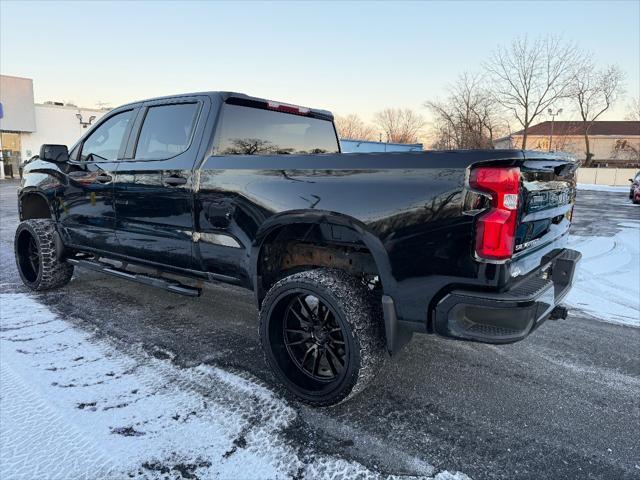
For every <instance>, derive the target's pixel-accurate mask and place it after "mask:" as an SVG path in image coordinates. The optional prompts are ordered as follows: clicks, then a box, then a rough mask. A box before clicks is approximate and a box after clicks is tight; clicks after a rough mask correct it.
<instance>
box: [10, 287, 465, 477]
mask: <svg viewBox="0 0 640 480" xmlns="http://www.w3.org/2000/svg"><path fill="white" fill-rule="evenodd" d="M0 319H1V322H0V478H2V479H3V480H9V479H16V480H17V479H25V480H27V479H29V480H31V479H33V478H41V479H64V480H73V479H85V478H86V479H93V478H100V479H121V478H130V477H131V478H151V479H156V478H172V479H173V478H200V479H206V478H247V479H254V478H269V479H272V478H293V477H297V478H335V479H340V478H343V479H351V478H380V477H382V475H380V474H379V473H377V472H373V471H371V470H368V469H367V468H365V467H364V466H362V465H361V464H359V463H357V462H353V461H347V460H344V459H341V458H338V457H329V456H326V455H309V454H308V453H305V454H304V455H302V454H301V451H300V450H298V449H297V448H294V446H291V445H289V444H287V443H286V442H285V441H283V440H282V438H281V436H280V434H279V432H281V431H282V429H284V428H285V427H287V426H289V425H290V424H291V422H292V421H293V420H294V419H295V417H296V415H297V413H296V411H295V410H294V409H293V408H291V407H290V406H289V405H288V404H287V403H286V402H285V401H284V400H282V399H281V398H279V397H277V396H276V395H275V394H274V393H273V392H272V391H270V390H269V389H268V388H266V387H265V386H263V385H261V384H260V382H259V381H258V380H256V379H254V378H253V377H251V376H250V375H248V374H235V373H231V372H228V371H225V370H222V369H220V368H217V367H212V366H205V365H201V366H198V367H194V368H188V369H182V368H179V367H177V366H175V365H173V364H172V363H171V362H170V361H167V360H162V359H158V358H154V357H152V356H150V355H148V354H146V353H145V352H144V351H143V350H142V349H141V348H138V349H135V348H134V349H133V350H132V351H127V352H126V353H125V352H123V351H121V350H119V349H117V348H116V347H115V346H114V345H112V344H110V343H108V342H107V341H106V340H103V339H100V338H96V337H95V336H93V335H90V334H89V333H87V332H86V331H84V330H81V329H80V328H77V327H75V326H73V325H71V324H70V323H69V322H66V321H64V320H63V319H61V318H59V317H58V316H57V315H55V314H54V313H53V312H51V311H50V310H49V309H48V308H46V307H45V306H43V305H41V304H40V303H38V302H37V301H35V300H34V299H33V298H31V297H29V296H27V295H23V294H1V295H0ZM338 453H339V452H338ZM426 470H427V471H425V472H424V473H425V476H423V477H420V478H427V476H429V475H434V474H435V473H436V472H435V471H434V470H435V469H434V468H433V467H431V466H427V467H426ZM402 478H418V477H402ZM434 478H435V479H437V480H468V477H467V476H466V475H464V474H461V473H449V472H440V473H438V474H437V475H436V476H435V477H434Z"/></svg>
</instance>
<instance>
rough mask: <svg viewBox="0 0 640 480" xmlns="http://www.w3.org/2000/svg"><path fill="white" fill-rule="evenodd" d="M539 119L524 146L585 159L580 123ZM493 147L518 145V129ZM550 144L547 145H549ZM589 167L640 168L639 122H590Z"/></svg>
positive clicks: (520, 139)
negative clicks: (542, 120)
mask: <svg viewBox="0 0 640 480" xmlns="http://www.w3.org/2000/svg"><path fill="white" fill-rule="evenodd" d="M551 128H552V127H551V122H549V121H547V122H542V123H539V124H537V125H533V126H532V127H529V131H528V136H527V149H531V150H544V151H562V152H569V153H572V154H574V155H575V156H576V158H578V159H580V160H582V161H584V160H585V159H586V147H585V140H584V130H585V126H584V123H583V122H570V121H556V122H554V125H553V132H552V130H551ZM494 146H495V148H521V146H522V131H520V132H516V133H513V134H511V135H510V136H508V137H503V138H499V139H498V140H496V141H495V142H494ZM550 146H551V147H550ZM589 147H590V150H591V153H592V155H593V156H592V161H591V165H590V166H593V167H623V168H624V167H627V168H638V167H640V122H636V121H602V122H594V123H593V125H592V126H591V129H590V131H589Z"/></svg>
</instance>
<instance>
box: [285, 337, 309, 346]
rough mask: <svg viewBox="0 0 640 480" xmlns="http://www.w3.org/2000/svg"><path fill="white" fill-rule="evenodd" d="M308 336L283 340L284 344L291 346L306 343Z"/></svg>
mask: <svg viewBox="0 0 640 480" xmlns="http://www.w3.org/2000/svg"><path fill="white" fill-rule="evenodd" d="M309 338H310V337H309V336H307V337H304V338H303V339H302V340H295V341H293V342H287V341H286V340H285V341H284V343H285V345H288V346H291V345H300V344H301V343H306V342H308V341H309Z"/></svg>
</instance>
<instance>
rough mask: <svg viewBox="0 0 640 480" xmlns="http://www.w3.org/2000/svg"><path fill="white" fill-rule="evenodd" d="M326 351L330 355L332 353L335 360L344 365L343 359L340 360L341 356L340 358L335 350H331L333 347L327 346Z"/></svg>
mask: <svg viewBox="0 0 640 480" xmlns="http://www.w3.org/2000/svg"><path fill="white" fill-rule="evenodd" d="M327 352H329V353H330V354H331V355H333V358H335V359H336V360H338V362H339V363H340V365H341V366H343V367H344V361H343V360H342V358H340V357H339V356H338V355H337V354H336V352H334V351H333V349H332V348H331V347H327Z"/></svg>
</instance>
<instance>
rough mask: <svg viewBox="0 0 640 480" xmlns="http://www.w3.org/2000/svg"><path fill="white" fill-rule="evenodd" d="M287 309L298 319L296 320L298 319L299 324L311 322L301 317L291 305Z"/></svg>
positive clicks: (309, 323)
mask: <svg viewBox="0 0 640 480" xmlns="http://www.w3.org/2000/svg"><path fill="white" fill-rule="evenodd" d="M289 311H290V312H291V313H293V315H294V316H295V317H296V319H298V321H299V322H300V323H301V324H306V325H311V322H310V321H309V320H307V319H305V318H302V317H301V316H300V314H299V313H298V312H296V311H295V310H294V308H293V307H292V308H291V309H290V310H289Z"/></svg>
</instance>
